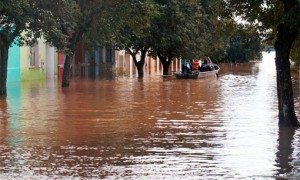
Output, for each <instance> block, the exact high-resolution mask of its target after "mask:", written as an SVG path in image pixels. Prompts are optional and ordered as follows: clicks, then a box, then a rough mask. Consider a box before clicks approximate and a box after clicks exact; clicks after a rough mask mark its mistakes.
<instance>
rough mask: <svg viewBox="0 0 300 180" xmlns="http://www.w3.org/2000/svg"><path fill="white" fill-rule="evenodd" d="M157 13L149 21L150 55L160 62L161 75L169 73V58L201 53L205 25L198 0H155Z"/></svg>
mask: <svg viewBox="0 0 300 180" xmlns="http://www.w3.org/2000/svg"><path fill="white" fill-rule="evenodd" d="M155 2H156V3H157V4H158V5H159V7H160V9H159V11H160V16H157V17H155V18H154V19H153V20H152V22H151V36H152V37H151V38H152V49H151V51H150V54H151V56H153V57H156V56H157V57H158V58H159V60H160V61H161V63H162V64H163V74H164V75H167V74H169V66H170V64H171V62H172V60H173V58H188V59H192V58H197V57H200V56H201V53H202V52H203V49H204V47H205V44H206V42H207V41H206V39H207V37H208V36H209V33H208V26H207V24H205V23H204V16H203V14H202V11H201V6H200V2H199V1H198V0H188V1H179V0H171V1H161V0H157V1H155Z"/></svg>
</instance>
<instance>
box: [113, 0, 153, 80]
mask: <svg viewBox="0 0 300 180" xmlns="http://www.w3.org/2000/svg"><path fill="white" fill-rule="evenodd" d="M120 9H121V10H119V14H118V15H119V17H117V18H116V19H118V20H117V22H118V24H119V25H120V26H119V30H118V31H117V34H116V37H117V41H116V44H117V46H118V47H119V48H121V49H125V50H126V51H128V52H129V53H130V55H131V57H132V59H133V62H134V64H135V66H136V68H137V72H138V78H143V76H144V70H143V67H144V64H145V58H146V55H147V52H148V50H149V49H150V48H151V47H152V37H151V34H150V31H151V29H152V28H153V27H152V26H151V20H152V19H153V18H154V17H156V16H158V6H157V5H156V4H155V3H154V2H153V1H152V0H144V1H137V0H131V1H127V2H125V3H123V4H122V7H121V8H120ZM138 57H139V59H138Z"/></svg>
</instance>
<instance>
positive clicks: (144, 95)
mask: <svg viewBox="0 0 300 180" xmlns="http://www.w3.org/2000/svg"><path fill="white" fill-rule="evenodd" d="M221 68H222V69H221V72H220V77H219V79H217V78H208V79H200V80H176V79H174V78H172V77H162V76H151V77H146V78H144V79H143V80H141V81H140V80H137V79H136V78H122V77H119V78H117V79H115V80H72V81H71V86H70V87H69V88H68V89H62V88H60V87H59V84H58V83H57V82H56V81H53V80H49V81H46V82H44V81H42V82H40V81H38V82H25V83H21V84H19V83H8V96H7V98H6V99H0V179H275V178H278V177H286V178H297V177H298V176H299V177H300V158H299V154H300V145H299V141H300V130H299V129H279V127H278V117H277V114H278V110H277V96H276V75H275V65H274V54H272V53H271V54H266V53H264V60H263V62H261V63H249V64H222V65H221ZM298 77H299V75H298V74H294V75H293V82H294V85H295V86H294V89H295V92H294V95H295V104H296V111H297V114H298V113H299V110H300V95H299V83H298V81H299V78H298Z"/></svg>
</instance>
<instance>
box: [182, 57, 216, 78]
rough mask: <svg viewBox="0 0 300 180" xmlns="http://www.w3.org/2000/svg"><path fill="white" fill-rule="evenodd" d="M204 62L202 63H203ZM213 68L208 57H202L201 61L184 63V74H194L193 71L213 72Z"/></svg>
mask: <svg viewBox="0 0 300 180" xmlns="http://www.w3.org/2000/svg"><path fill="white" fill-rule="evenodd" d="M201 62H202V63H201ZM212 67H213V66H211V65H210V64H209V63H208V61H207V59H206V57H202V58H201V60H200V61H199V60H197V59H196V60H193V61H191V60H190V61H187V60H186V61H184V62H183V63H182V67H181V68H182V74H189V73H192V72H193V71H195V70H196V71H197V70H198V71H200V72H205V71H212V70H213V68H212Z"/></svg>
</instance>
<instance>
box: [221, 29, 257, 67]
mask: <svg viewBox="0 0 300 180" xmlns="http://www.w3.org/2000/svg"><path fill="white" fill-rule="evenodd" d="M261 51H262V46H261V43H260V37H259V34H258V32H257V31H255V29H251V27H249V26H244V25H237V27H236V30H235V31H234V34H233V35H232V36H231V37H230V41H229V47H228V48H227V53H226V54H227V55H226V56H225V57H224V59H223V62H248V61H250V60H256V59H259V57H260V54H261Z"/></svg>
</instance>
